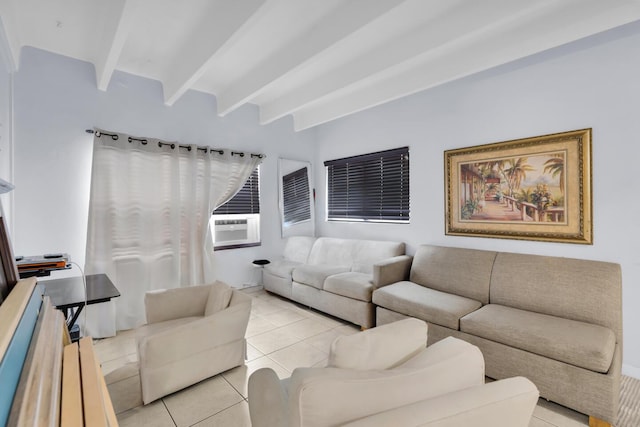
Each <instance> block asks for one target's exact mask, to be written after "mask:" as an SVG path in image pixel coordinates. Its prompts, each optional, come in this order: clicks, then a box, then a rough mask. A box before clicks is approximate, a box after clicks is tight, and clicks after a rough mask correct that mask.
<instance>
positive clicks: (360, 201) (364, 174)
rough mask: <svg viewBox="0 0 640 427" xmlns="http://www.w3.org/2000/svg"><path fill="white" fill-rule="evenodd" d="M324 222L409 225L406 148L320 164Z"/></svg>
mask: <svg viewBox="0 0 640 427" xmlns="http://www.w3.org/2000/svg"><path fill="white" fill-rule="evenodd" d="M324 165H325V166H326V170H327V220H329V221H372V222H400V223H408V222H409V147H401V148H396V149H393V150H385V151H379V152H375V153H369V154H363V155H360V156H352V157H346V158H342V159H335V160H329V161H326V162H324Z"/></svg>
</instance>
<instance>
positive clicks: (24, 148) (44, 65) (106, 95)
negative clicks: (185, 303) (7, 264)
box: [0, 48, 313, 286]
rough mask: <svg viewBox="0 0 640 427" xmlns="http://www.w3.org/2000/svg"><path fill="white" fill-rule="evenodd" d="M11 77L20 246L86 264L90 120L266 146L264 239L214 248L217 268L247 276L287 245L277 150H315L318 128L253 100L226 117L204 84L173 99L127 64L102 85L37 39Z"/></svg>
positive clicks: (305, 155) (286, 153) (224, 144)
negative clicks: (279, 116) (301, 126)
mask: <svg viewBox="0 0 640 427" xmlns="http://www.w3.org/2000/svg"><path fill="white" fill-rule="evenodd" d="M14 80H15V91H14V93H15V114H14V115H15V142H16V143H15V146H16V147H15V157H14V158H15V185H16V189H15V190H14V197H15V234H14V238H13V241H14V249H15V253H16V254H22V255H38V254H43V253H49V252H67V253H69V254H70V255H71V258H72V260H74V261H76V262H78V263H79V264H80V265H84V257H85V243H86V234H87V211H88V206H89V183H90V176H91V175H90V173H91V156H92V145H93V142H92V141H93V136H92V135H90V134H87V133H86V132H85V129H88V128H92V127H93V126H97V127H100V128H103V129H105V130H113V131H119V132H125V133H129V134H132V135H139V136H148V137H156V138H161V139H163V140H173V141H181V142H184V143H194V144H199V145H210V146H215V147H219V148H233V149H235V150H241V151H251V152H259V153H264V154H266V155H267V158H266V160H265V161H264V163H263V164H262V167H261V190H262V194H261V200H262V224H261V225H262V226H261V229H262V242H263V243H262V246H259V247H254V248H244V249H233V250H226V251H216V257H215V258H216V263H217V272H218V273H217V274H218V278H220V279H222V280H225V281H228V282H229V283H231V284H234V285H236V286H239V285H242V284H244V283H250V282H251V281H255V274H254V273H255V271H254V267H253V266H252V265H251V261H252V260H254V259H257V258H273V257H274V256H276V254H278V253H281V250H282V240H281V238H280V217H279V214H278V201H277V200H278V197H277V194H278V192H277V181H278V160H277V159H278V157H289V158H299V159H307V160H311V156H312V152H313V148H312V141H313V140H312V136H313V134H312V133H310V132H304V133H294V132H293V126H292V125H291V123H290V122H288V121H287V120H280V121H278V122H275V123H273V124H271V125H268V126H260V125H259V119H258V111H257V108H256V107H252V106H249V107H243V108H241V109H240V110H238V111H236V112H234V113H232V114H229V115H228V116H226V117H224V118H220V117H218V116H217V112H216V104H215V98H214V97H213V96H211V95H207V94H204V93H201V92H195V91H190V92H188V93H187V94H186V95H185V96H183V97H182V98H181V99H180V100H179V101H178V102H176V103H175V104H174V105H173V106H172V107H167V106H165V105H164V103H163V96H162V88H161V85H160V83H159V82H157V81H154V80H149V79H144V78H140V77H135V76H132V75H130V74H126V73H122V72H116V73H115V74H114V76H113V79H112V81H111V84H110V85H109V88H108V90H107V91H106V92H101V91H98V90H97V89H96V83H95V72H94V69H93V66H92V65H91V64H89V63H86V62H81V61H77V60H74V59H70V58H67V57H63V56H60V55H56V54H52V53H48V52H45V51H41V50H38V49H34V48H24V49H23V51H22V55H21V64H20V67H19V71H18V72H17V73H16V74H15V75H14ZM0 90H1V88H0ZM54 274H55V276H56V278H58V277H63V276H64V272H57V273H54ZM67 274H70V275H77V274H78V272H77V271H73V272H67ZM52 278H53V276H52ZM116 285H117V284H116Z"/></svg>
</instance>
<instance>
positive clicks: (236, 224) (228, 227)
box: [209, 214, 260, 249]
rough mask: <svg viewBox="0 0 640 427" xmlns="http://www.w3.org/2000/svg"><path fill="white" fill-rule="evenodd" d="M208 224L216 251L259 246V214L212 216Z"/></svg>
mask: <svg viewBox="0 0 640 427" xmlns="http://www.w3.org/2000/svg"><path fill="white" fill-rule="evenodd" d="M209 224H210V226H211V233H212V234H213V236H214V239H213V242H214V248H216V249H222V248H231V247H242V246H254V245H258V244H260V214H249V215H243V214H228V215H213V216H212V218H211V221H210V223H209Z"/></svg>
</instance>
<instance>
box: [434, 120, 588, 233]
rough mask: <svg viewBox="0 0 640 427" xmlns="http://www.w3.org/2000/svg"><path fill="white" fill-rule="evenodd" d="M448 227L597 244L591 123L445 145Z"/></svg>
mask: <svg viewBox="0 0 640 427" xmlns="http://www.w3.org/2000/svg"><path fill="white" fill-rule="evenodd" d="M444 161H445V185H446V200H445V210H446V214H445V217H446V218H445V233H446V234H447V235H460V236H477V237H497V238H504V239H523V240H543V241H551V242H565V243H580V244H589V245H590V244H593V229H592V228H593V225H592V218H591V211H592V200H591V129H581V130H575V131H570V132H563V133H556V134H552V135H543V136H536V137H532V138H524V139H518V140H513V141H505V142H497V143H493V144H485V145H479V146H475V147H466V148H458V149H455V150H447V151H445V152H444Z"/></svg>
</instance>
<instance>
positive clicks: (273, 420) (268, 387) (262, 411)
mask: <svg viewBox="0 0 640 427" xmlns="http://www.w3.org/2000/svg"><path fill="white" fill-rule="evenodd" d="M248 393H249V416H250V417H251V425H252V426H253V427H274V426H287V425H289V411H288V408H287V394H286V392H285V390H284V387H282V383H281V382H280V380H279V379H278V375H276V373H275V372H274V370H273V369H271V368H262V369H258V370H257V371H255V372H254V373H253V374H251V376H250V377H249V385H248Z"/></svg>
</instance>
